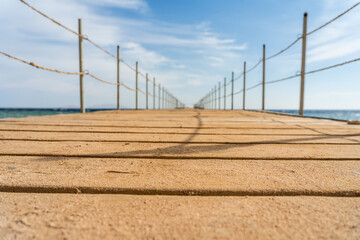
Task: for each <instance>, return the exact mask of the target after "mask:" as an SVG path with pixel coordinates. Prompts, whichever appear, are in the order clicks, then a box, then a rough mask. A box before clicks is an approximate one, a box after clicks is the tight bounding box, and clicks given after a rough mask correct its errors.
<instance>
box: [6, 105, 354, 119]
mask: <svg viewBox="0 0 360 240" xmlns="http://www.w3.org/2000/svg"><path fill="white" fill-rule="evenodd" d="M104 110H115V109H103V108H90V109H86V111H87V112H95V111H104ZM267 111H271V112H280V113H287V114H294V115H297V114H298V110H267ZM73 113H80V111H79V109H74V108H0V119H3V118H22V117H28V116H45V115H58V114H73ZM304 115H305V116H308V117H318V118H329V119H339V120H360V110H305V111H304Z"/></svg>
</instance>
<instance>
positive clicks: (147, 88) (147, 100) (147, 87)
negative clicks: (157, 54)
mask: <svg viewBox="0 0 360 240" xmlns="http://www.w3.org/2000/svg"><path fill="white" fill-rule="evenodd" d="M148 109H149V75H148V74H147V73H146V110H148Z"/></svg>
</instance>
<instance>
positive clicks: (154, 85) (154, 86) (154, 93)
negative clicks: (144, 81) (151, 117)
mask: <svg viewBox="0 0 360 240" xmlns="http://www.w3.org/2000/svg"><path fill="white" fill-rule="evenodd" d="M155 88H156V84H155V78H154V83H153V110H155V95H156V92H155Z"/></svg>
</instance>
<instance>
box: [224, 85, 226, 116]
mask: <svg viewBox="0 0 360 240" xmlns="http://www.w3.org/2000/svg"><path fill="white" fill-rule="evenodd" d="M224 110H226V78H224Z"/></svg>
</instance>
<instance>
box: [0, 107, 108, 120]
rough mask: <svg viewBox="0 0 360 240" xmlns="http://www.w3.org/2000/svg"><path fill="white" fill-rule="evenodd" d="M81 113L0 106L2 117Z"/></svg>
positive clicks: (71, 110) (91, 110) (60, 109)
mask: <svg viewBox="0 0 360 240" xmlns="http://www.w3.org/2000/svg"><path fill="white" fill-rule="evenodd" d="M101 110H109V109H86V111H87V112H94V111H101ZM72 113H80V110H79V109H62V108H59V109H35V108H24V109H18V108H16V109H15V108H0V118H21V117H28V116H45V115H59V114H72Z"/></svg>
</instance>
